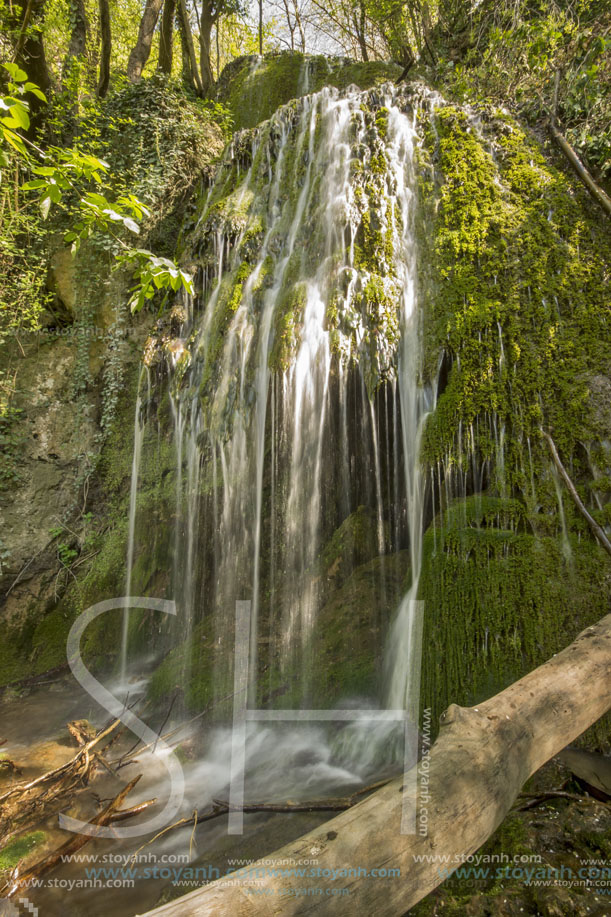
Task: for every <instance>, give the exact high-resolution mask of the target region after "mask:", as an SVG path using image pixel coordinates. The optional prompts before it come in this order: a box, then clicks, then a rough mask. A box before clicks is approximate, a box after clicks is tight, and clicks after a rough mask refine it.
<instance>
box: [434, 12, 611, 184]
mask: <svg viewBox="0 0 611 917" xmlns="http://www.w3.org/2000/svg"><path fill="white" fill-rule="evenodd" d="M436 38H437V49H438V55H439V60H438V63H437V70H436V72H437V77H438V79H439V81H440V84H441V86H442V88H443V90H444V92H445V93H447V94H450V95H453V96H454V97H455V98H458V99H459V100H460V101H464V100H466V99H469V100H470V101H476V100H480V101H488V102H494V103H496V104H505V105H508V106H510V107H511V109H512V110H513V111H515V112H516V113H519V114H520V115H521V116H523V117H525V118H527V119H528V120H529V121H531V122H536V121H538V120H541V119H543V120H547V119H548V118H549V117H550V114H551V113H552V112H553V111H554V108H555V107H556V105H557V112H556V114H557V116H558V118H559V120H560V123H561V125H562V128H563V131H564V132H565V133H566V136H567V139H568V140H569V142H570V143H571V144H572V145H573V146H574V147H575V148H576V149H577V151H578V152H579V153H580V155H581V156H583V157H584V158H585V159H586V160H587V162H588V165H589V166H590V168H591V169H593V170H594V171H596V172H597V173H598V175H599V176H601V177H609V175H610V174H611V89H610V86H611V79H610V78H611V63H610V57H609V48H610V47H611V36H610V35H609V15H608V9H607V8H606V7H605V5H604V4H601V3H599V2H596V0H577V2H575V3H570V4H569V3H564V2H562V0H551V2H549V0H539V2H536V3H531V2H526V0H519V2H517V3H514V2H511V3H509V2H506V0H494V2H490V0H488V2H484V3H482V4H481V5H480V6H479V7H478V8H477V10H476V11H475V12H473V13H472V14H470V15H465V11H464V9H460V8H458V7H452V8H451V9H450V10H446V15H445V17H444V18H442V20H441V21H440V22H439V24H438V28H437V32H436Z"/></svg>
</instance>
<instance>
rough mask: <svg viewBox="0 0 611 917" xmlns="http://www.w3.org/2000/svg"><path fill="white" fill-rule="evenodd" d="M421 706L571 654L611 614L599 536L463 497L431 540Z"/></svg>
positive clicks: (468, 695) (463, 697)
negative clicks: (554, 529) (536, 522)
mask: <svg viewBox="0 0 611 917" xmlns="http://www.w3.org/2000/svg"><path fill="white" fill-rule="evenodd" d="M419 597H420V598H421V599H422V600H423V601H424V603H425V605H424V640H423V647H424V656H423V683H422V684H423V690H422V705H423V707H425V708H426V707H428V708H430V709H431V711H432V719H433V722H434V723H436V722H438V718H439V715H440V714H441V712H442V711H443V710H444V709H445V708H446V707H447V706H448V704H450V703H457V704H461V705H465V706H470V705H472V704H474V703H477V702H478V701H480V700H483V699H484V698H487V697H490V696H492V695H493V694H495V693H497V692H498V691H500V690H502V688H504V687H506V686H507V685H508V684H510V683H511V682H513V681H516V680H517V679H518V678H520V677H522V676H523V675H525V674H526V673H527V672H529V671H531V670H532V669H533V668H535V667H536V666H537V665H540V664H541V663H542V662H544V661H545V660H546V659H548V658H550V657H551V656H552V655H553V654H554V653H557V652H559V651H560V650H561V649H563V648H564V647H565V646H566V645H567V644H568V643H570V642H571V640H572V639H573V638H574V637H575V636H577V634H578V633H579V632H580V631H581V630H583V628H585V627H587V626H588V625H590V624H594V623H596V621H598V620H599V619H600V618H601V617H603V616H604V615H605V614H606V613H607V611H608V608H609V604H610V599H611V571H609V568H608V564H607V563H606V561H605V557H604V552H603V551H602V549H601V548H600V547H599V546H598V545H597V544H596V543H595V542H594V541H592V540H590V539H588V538H578V537H576V536H572V535H571V536H569V537H568V543H567V544H565V545H563V543H562V541H561V539H559V538H557V537H554V536H550V535H537V534H534V533H533V530H532V528H531V526H530V523H529V521H528V518H527V516H526V513H525V510H524V507H523V506H522V505H521V504H520V503H519V501H516V500H501V499H498V498H496V499H495V498H489V497H487V496H485V495H481V496H473V497H470V498H468V499H467V500H465V501H457V502H455V503H454V504H452V505H451V506H450V507H448V508H447V510H446V511H445V512H444V514H443V515H442V517H439V518H437V519H436V520H435V521H434V522H433V523H432V524H431V526H430V527H429V529H428V531H427V532H426V535H425V538H424V550H423V565H422V573H421V577H420V594H419Z"/></svg>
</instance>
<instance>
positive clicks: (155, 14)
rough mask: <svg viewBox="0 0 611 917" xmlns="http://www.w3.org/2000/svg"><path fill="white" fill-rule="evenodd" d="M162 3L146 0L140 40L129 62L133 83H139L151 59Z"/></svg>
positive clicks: (128, 73)
mask: <svg viewBox="0 0 611 917" xmlns="http://www.w3.org/2000/svg"><path fill="white" fill-rule="evenodd" d="M162 3H163V0H146V6H145V7H144V13H143V14H142V19H141V20H140V28H139V29H138V40H137V42H136V45H135V47H134V48H133V50H132V52H131V54H130V55H129V60H128V62H127V76H128V79H129V80H130V81H131V82H132V83H137V82H138V80H139V79H140V78H141V76H142V71H143V70H144V66H145V64H146V62H147V60H148V59H149V55H150V53H151V45H152V44H153V35H154V34H155V26H156V25H157V20H158V19H159V13H160V11H161V5H162Z"/></svg>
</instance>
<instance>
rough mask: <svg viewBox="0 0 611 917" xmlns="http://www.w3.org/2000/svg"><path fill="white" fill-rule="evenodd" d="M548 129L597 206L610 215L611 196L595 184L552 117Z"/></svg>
mask: <svg viewBox="0 0 611 917" xmlns="http://www.w3.org/2000/svg"><path fill="white" fill-rule="evenodd" d="M549 129H550V133H551V135H552V137H553V138H554V140H555V141H556V144H557V146H558V148H559V149H560V150H561V151H562V153H563V155H564V157H565V158H566V159H567V161H568V162H569V164H570V165H571V167H572V168H573V170H574V171H575V172H576V174H577V175H578V177H579V178H580V179H581V181H582V182H583V184H584V185H585V186H586V188H587V189H588V191H589V193H590V195H591V197H592V198H593V199H594V200H595V201H596V203H597V204H598V205H599V207H602V209H603V210H604V211H605V213H606V214H607V216H611V198H609V196H608V195H607V194H605V192H604V191H603V189H602V188H601V187H600V185H597V184H596V182H595V181H594V179H593V178H592V176H591V175H590V173H589V172H588V170H587V169H586V167H585V166H584V164H583V163H582V161H581V159H580V158H579V156H578V155H577V153H576V152H575V150H574V149H573V147H572V146H571V145H570V144H569V143H568V142H567V140H566V139H565V138H564V137H563V136H562V134H561V133H560V131H559V130H558V128H557V127H556V125H555V124H554V120H553V119H552V120H550V122H549Z"/></svg>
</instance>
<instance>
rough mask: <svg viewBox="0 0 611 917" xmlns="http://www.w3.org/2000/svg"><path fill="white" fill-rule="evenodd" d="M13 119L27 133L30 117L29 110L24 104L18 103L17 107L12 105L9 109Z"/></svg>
mask: <svg viewBox="0 0 611 917" xmlns="http://www.w3.org/2000/svg"><path fill="white" fill-rule="evenodd" d="M9 111H10V113H11V115H12V116H13V118H14V119H15V120H16V121H17V122H18V127H22V128H23V129H24V130H25V131H27V129H28V127H29V126H30V116H29V115H28V112H27V109H26V107H25V105H24V104H23V103H22V102H17V104H16V105H11V107H10V109H9Z"/></svg>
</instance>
